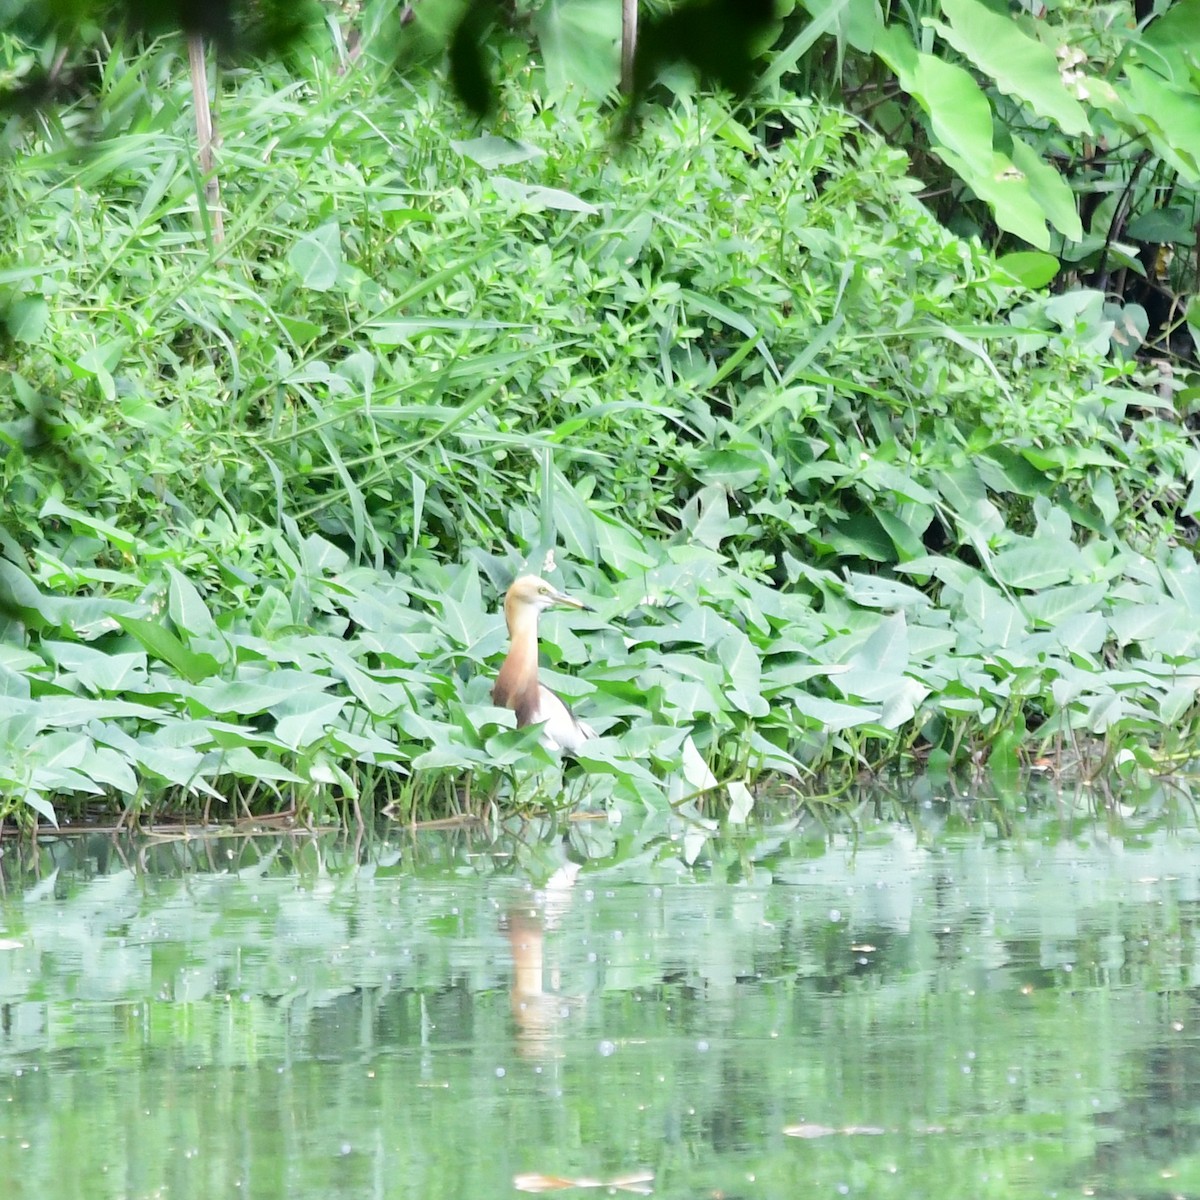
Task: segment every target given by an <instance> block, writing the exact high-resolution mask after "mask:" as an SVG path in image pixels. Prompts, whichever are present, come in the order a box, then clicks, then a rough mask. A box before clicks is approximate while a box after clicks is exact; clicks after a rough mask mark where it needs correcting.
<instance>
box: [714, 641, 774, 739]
mask: <svg viewBox="0 0 1200 1200" xmlns="http://www.w3.org/2000/svg"><path fill="white" fill-rule="evenodd" d="M717 658H718V659H719V660H720V662H721V665H722V666H723V667H724V668H725V670H726V673H727V676H728V683H727V686H726V691H725V694H726V696H727V697H728V699H729V701H730V703H731V704H732V705H733V706H734V707H735V708H737V709H739V710H740V711H742V712H744V713H748V714H749V715H750V716H752V717H761V716H765V715H766V713H767V711H768V707H767V702H766V701H765V700H764V699H763V697H762V664H761V663H760V661H759V657H758V652H757V651H756V650H755V649H754V647H753V645H751V643H750V639H749V638H748V637H747V636H746V635H745V634H744V633H742V632H741V630H739V629H733V628H731V629H730V630H729V632H728V633H727V634H726V635H725V636H724V637H723V638H722V639H721V640H720V641H719V642H718V643H717Z"/></svg>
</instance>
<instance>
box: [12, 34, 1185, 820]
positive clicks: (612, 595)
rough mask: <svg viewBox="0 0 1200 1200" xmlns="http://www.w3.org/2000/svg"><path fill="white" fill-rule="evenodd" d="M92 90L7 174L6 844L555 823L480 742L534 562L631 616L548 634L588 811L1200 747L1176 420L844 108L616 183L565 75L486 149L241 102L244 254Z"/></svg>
mask: <svg viewBox="0 0 1200 1200" xmlns="http://www.w3.org/2000/svg"><path fill="white" fill-rule="evenodd" d="M10 52H11V47H10ZM93 82H94V85H95V86H94V91H92V92H91V93H90V94H89V96H88V97H87V98H86V99H84V100H80V101H79V102H78V103H77V104H76V105H74V106H70V107H66V108H63V109H61V110H58V111H56V112H54V113H43V114H42V115H41V117H40V118H39V119H38V120H37V121H30V122H27V123H25V124H24V125H23V126H22V127H21V128H20V130H19V131H18V133H16V134H14V133H13V132H12V131H11V130H10V132H9V136H10V138H14V139H15V141H14V143H13V144H14V146H17V145H19V149H20V151H21V153H20V154H19V155H10V157H9V158H8V159H7V161H6V162H5V163H4V175H3V183H2V186H3V189H4V190H3V195H2V197H0V239H2V240H3V242H4V244H6V245H8V246H11V247H13V248H15V254H14V255H13V261H12V264H11V265H10V266H9V267H8V268H6V269H5V270H4V271H3V272H2V273H0V314H2V315H3V317H4V321H5V327H6V329H7V332H8V338H7V341H6V343H5V345H4V351H3V353H4V358H5V362H4V367H5V370H6V372H7V374H8V378H9V381H10V382H9V386H10V389H11V395H12V400H13V403H12V404H11V406H10V408H9V411H8V413H6V414H5V419H4V420H3V421H0V488H2V489H3V495H4V496H5V508H4V515H3V522H2V524H3V544H2V546H0V555H2V557H0V624H2V625H3V640H2V641H0V694H2V695H3V697H4V704H3V708H2V709H0V794H2V795H3V796H4V799H3V800H0V816H2V817H5V818H10V817H16V818H17V819H26V820H27V819H30V818H31V817H32V816H33V815H34V814H37V815H39V816H41V817H43V818H45V819H47V820H52V819H54V818H55V817H56V815H57V816H61V815H62V814H63V813H70V812H73V811H76V810H77V809H78V808H79V807H80V806H86V805H94V804H97V803H103V804H111V805H113V806H115V809H116V810H117V811H123V812H127V813H128V814H129V815H130V816H131V817H132V816H138V815H142V814H163V813H181V812H185V813H188V814H191V815H195V814H201V813H202V814H206V815H208V816H210V817H211V816H219V817H232V816H237V815H239V814H241V813H242V812H245V811H253V812H256V813H262V812H264V811H270V810H273V809H291V808H293V807H295V808H297V809H299V811H300V813H301V815H302V816H303V817H305V818H311V819H316V820H324V819H329V818H334V817H349V816H351V815H353V814H359V813H362V814H365V813H368V812H373V811H381V810H384V809H386V810H387V811H388V812H390V813H392V814H394V815H396V816H398V817H402V818H404V819H417V818H420V817H433V816H442V815H446V814H450V813H456V812H463V811H469V812H473V813H474V812H479V811H481V810H485V809H486V808H488V807H489V806H490V805H492V804H494V803H501V804H523V803H526V802H529V801H530V800H531V799H532V798H534V797H536V802H537V803H539V804H544V803H546V802H547V796H553V795H555V794H556V791H557V784H558V777H557V774H556V773H555V772H554V771H550V772H549V774H546V773H543V774H542V775H540V776H536V777H535V778H534V779H533V783H534V784H535V785H537V784H538V783H539V782H540V784H541V786H540V788H538V789H536V790H535V792H533V793H531V792H530V790H529V788H530V768H531V767H539V768H545V769H547V770H549V768H551V765H552V764H550V762H549V761H548V759H547V758H546V756H545V754H544V752H543V751H541V750H540V749H539V748H538V746H537V744H536V731H531V730H521V731H517V730H514V729H512V728H511V724H512V718H511V714H508V713H507V712H504V711H501V710H497V709H495V708H493V707H492V706H491V705H490V702H489V692H490V684H491V679H492V677H493V674H494V671H495V667H496V665H497V664H498V662H499V659H500V657H501V656H502V654H503V651H504V646H505V633H504V628H503V620H502V618H501V616H500V615H498V612H497V607H498V606H497V597H498V595H499V594H500V593H501V592H502V590H503V588H504V587H505V586H506V585H507V583H508V582H509V581H510V580H511V579H512V577H513V576H514V575H515V574H517V573H518V572H519V571H520V570H524V569H527V568H532V569H534V570H537V571H541V572H544V573H547V574H549V575H550V577H551V578H552V579H553V580H554V581H555V582H556V583H558V584H560V585H562V586H565V587H567V588H569V589H570V590H572V591H574V592H576V593H578V594H580V595H583V596H586V597H588V598H589V600H590V601H591V602H592V604H593V605H594V607H595V608H596V610H597V611H596V613H595V615H594V616H579V615H575V614H572V615H570V616H553V617H548V618H547V619H546V621H545V622H544V625H543V643H544V649H545V652H546V653H545V657H546V659H547V661H548V662H549V663H551V664H552V665H553V666H554V668H555V669H554V671H553V672H552V673H551V675H550V676H549V679H550V682H551V683H552V685H553V686H554V687H555V688H556V690H559V691H560V692H562V694H563V695H564V697H565V698H567V699H568V700H570V701H571V702H572V703H577V704H578V707H579V709H580V711H581V712H582V713H583V714H584V715H585V716H586V717H587V719H588V721H589V722H590V723H591V724H593V725H594V726H596V727H597V728H598V729H599V730H600V732H601V733H602V735H603V736H602V737H601V738H600V739H598V740H597V741H596V742H595V743H594V744H593V745H592V746H590V747H589V748H588V751H587V753H586V754H585V755H584V756H583V758H582V759H581V766H582V772H575V773H573V774H572V775H571V776H570V779H569V782H568V787H567V791H566V792H565V793H564V795H565V801H564V802H567V803H574V802H585V803H588V804H592V805H602V804H611V805H616V806H627V805H633V806H640V805H649V806H661V805H663V804H665V803H668V802H669V803H673V804H676V805H680V806H691V805H693V804H695V803H697V802H699V803H703V804H706V805H710V806H711V805H715V806H716V808H717V809H718V810H720V811H724V810H725V809H726V808H728V809H729V810H730V811H731V812H732V813H733V815H735V816H739V817H741V816H744V815H745V814H746V812H747V811H748V809H749V808H750V806H751V805H752V803H753V793H752V791H751V788H753V786H754V785H755V784H756V783H757V782H758V781H760V780H761V779H763V778H764V777H765V776H767V775H768V774H769V775H771V776H772V777H775V776H778V777H781V778H783V779H786V780H788V781H790V784H791V785H792V786H795V787H796V788H798V789H800V790H802V791H804V792H806V793H811V792H813V791H836V790H837V789H838V788H840V787H841V786H843V784H844V783H845V782H846V781H848V780H850V779H852V778H853V777H854V776H855V775H857V774H858V773H859V772H861V771H863V770H880V769H883V768H884V767H886V766H888V765H889V764H894V763H896V762H905V763H909V764H912V763H914V762H925V761H928V762H931V763H932V764H933V765H934V766H936V767H938V768H939V769H951V768H955V767H958V766H961V765H964V764H969V763H978V762H981V761H983V760H984V759H990V762H991V764H992V766H993V767H994V768H997V769H1001V770H1015V769H1017V768H1018V767H1019V766H1020V765H1021V764H1023V763H1027V762H1028V761H1029V760H1030V759H1031V758H1033V757H1034V756H1036V755H1039V754H1041V753H1043V752H1046V751H1048V750H1049V751H1052V752H1053V753H1054V755H1055V756H1056V760H1057V761H1058V762H1061V763H1067V764H1070V765H1077V764H1082V765H1083V767H1084V768H1085V769H1088V770H1095V769H1098V768H1099V767H1103V766H1108V765H1116V766H1118V767H1119V768H1120V769H1121V770H1123V771H1126V772H1130V773H1135V774H1136V773H1141V772H1145V771H1150V770H1156V769H1159V768H1161V767H1162V765H1163V764H1164V763H1167V764H1171V763H1174V762H1176V761H1182V760H1185V759H1186V758H1187V757H1188V756H1189V755H1190V753H1191V747H1192V745H1194V741H1195V737H1196V726H1197V718H1198V711H1197V706H1196V695H1197V686H1198V685H1200V646H1198V645H1197V639H1198V638H1200V632H1197V631H1200V621H1198V620H1197V617H1198V616H1200V569H1198V568H1197V565H1196V562H1195V558H1194V555H1193V554H1192V552H1191V550H1190V549H1185V548H1183V547H1181V546H1180V545H1179V536H1180V533H1181V531H1185V530H1186V529H1187V528H1188V527H1189V525H1190V522H1191V521H1192V519H1193V517H1194V514H1195V509H1196V498H1195V495H1194V480H1195V479H1196V477H1197V472H1198V468H1200V458H1198V456H1197V451H1196V449H1195V447H1194V445H1193V442H1192V439H1191V438H1190V436H1189V435H1188V434H1187V431H1186V430H1185V429H1184V428H1182V426H1181V424H1180V423H1179V421H1178V419H1177V417H1176V415H1175V413H1174V411H1173V410H1172V409H1171V408H1170V407H1169V406H1168V405H1169V401H1170V395H1169V393H1167V394H1166V395H1165V398H1164V397H1162V396H1160V395H1159V394H1158V392H1156V391H1152V390H1151V388H1152V386H1154V385H1155V384H1156V382H1157V381H1156V380H1154V379H1153V378H1149V377H1143V376H1142V375H1141V374H1140V373H1139V372H1140V368H1138V367H1137V366H1136V364H1135V363H1133V362H1131V361H1127V360H1125V359H1124V358H1123V357H1122V356H1120V355H1116V356H1114V355H1112V354H1111V353H1110V350H1111V347H1112V344H1113V341H1114V338H1116V336H1117V329H1116V326H1115V324H1114V320H1113V317H1112V315H1111V313H1109V312H1108V311H1107V310H1106V308H1105V304H1104V297H1103V295H1102V294H1101V293H1099V292H1091V291H1078V292H1074V293H1071V294H1068V295H1064V296H1043V295H1038V294H1035V293H1031V292H1029V291H1026V290H1025V289H1024V288H1023V287H1021V286H1020V285H1018V284H1017V283H1016V282H1015V280H1014V276H1013V275H1012V274H1011V273H1010V272H1009V271H1006V270H1004V269H1001V268H1000V267H998V266H997V265H996V264H995V262H994V261H993V260H992V259H991V258H990V257H989V255H988V254H987V253H986V252H985V251H984V250H983V249H982V248H981V247H980V246H979V244H978V243H977V242H974V241H965V240H962V239H959V238H957V237H955V236H953V235H952V234H950V233H948V232H946V230H945V229H944V228H942V227H941V226H940V225H938V224H937V222H936V221H935V220H934V219H933V218H932V217H931V216H930V214H929V213H928V212H927V211H926V209H925V208H924V207H923V206H922V204H921V203H920V202H919V201H918V200H917V199H916V198H915V194H914V193H915V190H916V186H917V185H916V184H914V182H913V181H912V180H911V179H910V178H909V177H908V176H907V175H906V170H907V160H906V159H905V157H904V155H903V154H902V153H900V152H899V151H897V150H895V149H893V148H890V147H888V146H886V145H884V144H883V143H881V142H880V141H879V140H878V139H876V138H875V137H873V136H872V135H870V134H869V133H867V132H864V131H863V129H862V128H861V127H860V126H859V125H858V124H857V123H856V122H855V121H853V120H852V119H851V118H849V117H848V116H846V115H845V114H844V113H840V112H837V111H835V110H831V109H827V108H824V107H822V106H821V105H818V104H815V103H809V102H801V101H797V100H795V99H794V98H790V97H789V96H788V95H787V94H786V93H783V92H776V93H774V94H772V95H770V96H767V97H764V98H763V99H762V101H761V105H760V107H758V108H755V109H746V110H739V112H738V113H737V116H736V119H735V117H734V116H733V115H731V111H730V109H729V108H728V107H727V106H725V105H723V104H721V103H720V102H718V101H716V100H713V99H710V98H705V97H698V96H689V95H688V94H686V93H681V94H680V95H679V97H678V98H677V99H676V100H675V101H674V102H673V103H672V105H671V106H670V107H668V108H664V109H656V110H648V111H647V112H646V114H645V116H644V124H643V126H642V127H641V129H640V130H639V132H638V135H637V137H636V139H635V140H634V141H633V142H632V143H630V144H629V145H627V146H616V145H614V144H613V143H612V142H610V141H608V140H607V139H606V133H607V131H608V130H609V129H610V128H611V120H610V118H609V116H608V115H607V114H605V113H604V112H603V111H602V110H601V109H599V108H597V106H596V104H595V102H594V101H592V100H590V99H586V98H584V97H582V96H580V95H577V94H576V93H575V92H573V91H568V92H566V93H564V94H562V95H558V94H557V93H554V94H551V92H549V91H546V90H544V85H545V79H544V77H543V76H541V75H540V74H537V73H533V74H522V75H520V76H519V77H516V78H514V79H513V80H512V81H511V82H510V84H509V86H508V88H507V91H506V93H505V95H504V97H503V103H502V108H501V111H502V112H503V114H504V116H503V117H502V118H501V119H500V120H499V121H498V123H497V125H496V127H495V129H493V130H491V131H490V132H484V131H482V130H481V129H479V128H477V127H474V126H471V125H470V124H468V123H467V122H466V121H465V120H464V118H463V117H462V115H461V114H460V113H459V112H458V111H457V110H456V109H455V107H454V106H453V105H452V104H451V103H449V102H448V100H447V98H446V96H445V95H444V93H443V87H442V85H441V84H440V83H439V82H438V81H437V80H436V79H435V78H433V77H427V76H425V75H424V74H415V73H414V74H413V75H412V76H411V77H410V78H409V80H408V81H407V82H406V83H403V84H402V83H400V82H398V80H397V78H396V76H395V74H394V73H393V72H392V70H391V68H390V66H389V65H388V64H386V63H380V62H376V61H375V60H374V59H373V57H372V54H371V52H370V45H369V43H368V49H367V52H366V53H364V55H363V57H362V58H361V59H360V61H359V62H358V64H357V65H356V67H355V68H354V69H353V70H349V71H345V72H343V73H339V72H338V71H337V70H336V69H335V67H334V66H333V65H330V64H327V63H326V62H325V61H324V60H323V59H321V58H319V57H317V58H315V59H313V60H311V61H309V62H307V63H305V64H303V65H297V64H293V65H292V66H291V67H290V68H287V69H285V67H284V66H282V65H276V66H273V67H270V68H264V69H262V70H259V71H253V72H251V71H246V70H242V71H237V72H233V73H231V74H230V76H229V77H228V80H227V84H226V87H225V89H224V91H223V94H222V96H221V98H220V104H219V110H220V128H221V134H222V138H223V148H222V150H221V154H220V163H221V167H220V169H221V172H222V196H223V202H224V204H225V206H226V209H227V216H226V221H225V240H224V243H223V244H222V245H220V246H217V245H215V244H214V242H213V241H212V239H211V236H210V226H209V225H208V224H207V223H206V221H205V220H204V219H203V218H202V215H201V212H202V206H201V205H200V204H199V197H200V195H201V194H202V181H201V180H200V179H199V178H198V177H197V175H196V174H195V171H194V168H193V166H192V156H191V151H190V142H189V137H190V133H189V131H190V128H191V127H190V124H189V119H190V118H189V113H188V109H187V106H188V102H189V90H188V80H187V71H186V62H185V60H183V59H182V58H181V57H180V53H179V52H178V50H177V49H176V48H174V47H173V46H172V45H170V44H155V45H152V46H150V47H149V48H146V49H138V48H136V47H135V45H134V44H133V43H126V42H118V43H115V44H113V45H112V46H111V47H109V50H108V53H107V55H106V57H105V58H104V59H103V60H102V61H101V62H100V64H99V66H98V68H97V71H96V76H95V79H94V81H93ZM781 116H785V117H786V123H787V126H788V128H789V129H790V130H791V136H786V137H782V138H780V137H779V128H780V125H779V123H780V119H781ZM82 130H86V132H87V137H88V146H87V149H86V150H81V149H80V148H79V147H78V145H77V143H76V135H77V134H78V133H79V132H80V131H82ZM576 780H578V782H575V781H576Z"/></svg>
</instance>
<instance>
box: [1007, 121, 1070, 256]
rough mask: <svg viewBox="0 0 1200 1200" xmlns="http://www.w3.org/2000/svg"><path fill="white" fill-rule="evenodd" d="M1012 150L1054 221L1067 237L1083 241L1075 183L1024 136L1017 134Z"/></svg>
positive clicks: (1039, 202)
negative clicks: (1067, 179) (1071, 182)
mask: <svg viewBox="0 0 1200 1200" xmlns="http://www.w3.org/2000/svg"><path fill="white" fill-rule="evenodd" d="M1009 153H1010V154H1011V156H1012V162H1013V166H1014V167H1015V168H1016V169H1017V170H1018V171H1020V172H1021V173H1022V174H1023V175H1024V176H1025V182H1026V184H1027V186H1028V190H1029V195H1030V197H1031V198H1032V199H1033V202H1034V203H1035V204H1036V205H1038V206H1039V207H1040V208H1041V210H1042V211H1043V212H1044V213H1045V214H1046V217H1047V218H1048V219H1049V221H1050V224H1051V225H1053V226H1054V228H1055V229H1057V230H1058V232H1059V233H1061V234H1062V235H1063V237H1065V238H1069V239H1070V240H1071V241H1075V242H1077V241H1079V240H1080V239H1081V238H1082V237H1083V224H1082V222H1081V220H1080V217H1079V208H1078V205H1077V204H1076V202H1075V193H1074V192H1073V191H1072V190H1071V185H1070V184H1069V183H1068V182H1067V181H1066V179H1064V178H1063V177H1062V175H1060V174H1059V172H1058V171H1057V169H1056V168H1054V167H1053V166H1051V165H1050V163H1048V162H1046V160H1045V159H1044V158H1042V157H1041V156H1040V155H1039V154H1038V152H1037V151H1036V150H1034V149H1033V147H1032V146H1030V145H1029V143H1028V142H1026V141H1025V140H1024V139H1023V138H1019V137H1017V136H1016V135H1013V137H1012V138H1011V140H1010V147H1009ZM1014 232H1016V231H1014Z"/></svg>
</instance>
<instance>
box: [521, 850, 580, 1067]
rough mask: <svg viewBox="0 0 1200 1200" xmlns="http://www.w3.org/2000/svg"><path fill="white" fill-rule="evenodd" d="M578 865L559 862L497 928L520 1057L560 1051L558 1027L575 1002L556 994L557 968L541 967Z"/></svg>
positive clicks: (568, 901)
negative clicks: (505, 947)
mask: <svg viewBox="0 0 1200 1200" xmlns="http://www.w3.org/2000/svg"><path fill="white" fill-rule="evenodd" d="M578 874H579V864H578V863H573V862H566V863H563V865H562V866H561V867H559V868H558V870H557V871H555V872H554V874H553V875H551V876H550V878H549V879H548V880H547V881H546V886H545V887H544V888H542V889H541V890H540V891H535V892H532V893H530V894H529V896H528V897H527V900H526V903H524V904H514V905H512V906H511V907H510V908H509V910H508V912H507V913H506V914H505V916H504V918H503V921H502V925H503V928H504V931H505V932H506V933H507V935H508V944H509V946H510V948H511V949H512V958H513V977H512V987H511V988H510V990H509V999H510V1001H511V1003H512V1014H513V1020H514V1022H515V1023H516V1034H517V1050H518V1052H519V1053H520V1054H521V1055H522V1056H523V1057H525V1058H547V1057H553V1056H556V1055H557V1054H559V1053H561V1051H560V1050H559V1049H558V1047H557V1045H556V1043H557V1042H558V1040H559V1038H560V1036H561V1031H562V1026H563V1023H564V1021H565V1020H566V1018H567V1017H568V1016H569V1015H570V1013H571V1010H572V1009H573V1008H575V1007H578V1004H579V1002H580V1001H579V1000H578V998H568V997H566V996H564V995H562V994H561V992H560V988H561V987H562V974H561V971H560V969H559V968H558V966H556V965H553V966H551V967H550V969H549V971H548V972H547V968H546V934H547V933H548V932H552V931H553V930H554V929H555V928H557V926H558V925H559V923H560V921H561V920H562V917H563V915H564V914H565V913H566V911H567V909H568V908H569V907H570V904H571V889H572V887H573V886H574V884H575V879H576V877H577V876H578Z"/></svg>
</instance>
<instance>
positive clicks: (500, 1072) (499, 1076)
mask: <svg viewBox="0 0 1200 1200" xmlns="http://www.w3.org/2000/svg"><path fill="white" fill-rule="evenodd" d="M506 1074H507V1072H506V1071H505V1069H504V1068H503V1067H497V1068H496V1078H497V1079H503V1078H504V1076H505V1075H506Z"/></svg>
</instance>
